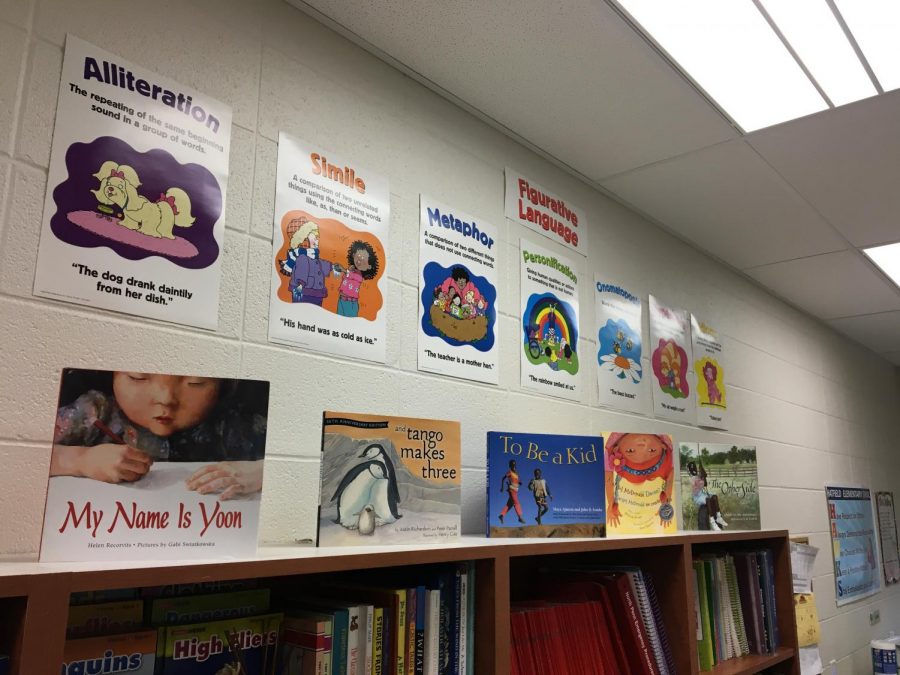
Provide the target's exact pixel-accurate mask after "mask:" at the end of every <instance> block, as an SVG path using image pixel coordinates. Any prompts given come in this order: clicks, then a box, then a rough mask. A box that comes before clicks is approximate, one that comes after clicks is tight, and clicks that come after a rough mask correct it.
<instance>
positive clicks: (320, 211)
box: [269, 132, 390, 363]
mask: <svg viewBox="0 0 900 675" xmlns="http://www.w3.org/2000/svg"><path fill="white" fill-rule="evenodd" d="M273 225H274V233H273V238H272V248H273V258H272V261H271V272H272V296H271V303H270V306H269V340H271V341H272V342H279V343H286V344H291V345H298V346H301V347H307V348H309V349H314V350H316V351H320V352H326V353H328V354H338V355H340V356H350V357H353V358H358V359H365V360H367V361H376V362H378V363H384V361H385V319H384V314H385V298H386V288H385V287H386V279H387V276H386V270H387V250H388V229H389V226H390V190H389V188H388V181H387V179H386V178H384V177H382V176H380V175H378V174H375V173H372V172H371V171H368V170H367V169H365V168H363V167H361V166H359V165H358V164H356V163H355V162H354V161H353V159H352V158H350V157H340V156H338V155H336V154H334V153H332V152H329V151H328V150H326V149H324V148H321V147H319V146H316V145H313V144H310V143H307V142H305V141H301V140H299V139H296V138H293V137H291V136H289V135H288V134H285V133H283V132H282V133H281V134H279V136H278V174H277V177H276V184H275V219H274V223H273Z"/></svg>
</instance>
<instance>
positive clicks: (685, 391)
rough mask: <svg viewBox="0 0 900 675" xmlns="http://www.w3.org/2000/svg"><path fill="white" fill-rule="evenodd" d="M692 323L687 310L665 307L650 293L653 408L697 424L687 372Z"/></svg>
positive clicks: (683, 420) (678, 420)
mask: <svg viewBox="0 0 900 675" xmlns="http://www.w3.org/2000/svg"><path fill="white" fill-rule="evenodd" d="M690 331H691V326H690V323H689V321H688V315H687V312H685V311H684V310H682V309H673V308H671V307H666V306H665V305H663V304H662V303H660V302H659V300H657V299H656V298H655V297H654V296H652V295H651V296H650V349H651V350H652V351H651V355H650V365H651V368H652V369H653V411H654V412H655V413H656V414H657V415H658V416H659V417H663V418H665V419H670V420H673V421H675V422H685V423H687V424H694V423H695V422H696V408H695V406H694V397H693V393H692V392H691V383H690V378H689V377H688V372H689V371H690V365H691V334H690Z"/></svg>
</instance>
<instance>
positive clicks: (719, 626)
mask: <svg viewBox="0 0 900 675" xmlns="http://www.w3.org/2000/svg"><path fill="white" fill-rule="evenodd" d="M693 569H694V574H695V576H696V584H695V586H694V588H695V591H696V596H695V598H694V600H695V612H696V615H697V649H698V652H699V656H700V669H701V670H710V669H712V668H713V667H714V666H715V665H716V664H718V663H720V662H722V661H726V660H728V659H731V658H735V657H740V656H746V655H748V654H771V653H773V652H774V651H775V650H776V649H777V648H778V647H779V645H780V635H779V631H778V613H777V609H776V601H775V585H774V584H775V581H774V576H775V567H774V558H773V555H772V551H770V550H768V549H763V550H758V551H740V552H734V553H732V554H720V555H712V554H711V555H703V556H700V557H698V558H697V559H695V560H694V561H693Z"/></svg>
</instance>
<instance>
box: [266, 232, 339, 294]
mask: <svg viewBox="0 0 900 675" xmlns="http://www.w3.org/2000/svg"><path fill="white" fill-rule="evenodd" d="M281 269H282V272H285V271H286V270H288V269H290V270H291V272H290V277H291V281H290V283H289V284H288V289H289V290H290V292H291V298H292V301H293V302H307V303H310V304H314V305H319V306H320V307H321V306H322V301H323V300H325V297H326V296H327V295H328V289H327V288H326V287H325V277H327V276H328V275H329V274H334V275H335V276H339V275H340V274H342V273H343V271H344V270H343V268H342V267H341V266H340V265H338V264H336V263H333V262H330V261H328V260H323V259H322V258H320V257H319V226H318V224H317V223H316V222H315V221H313V220H307V221H306V222H304V223H303V224H302V225H301V226H300V227H299V228H297V231H296V232H294V234H293V236H292V237H291V242H290V250H289V251H288V257H287V259H286V260H283V261H282V262H281Z"/></svg>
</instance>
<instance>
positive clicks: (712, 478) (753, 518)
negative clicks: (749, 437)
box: [678, 443, 761, 532]
mask: <svg viewBox="0 0 900 675" xmlns="http://www.w3.org/2000/svg"><path fill="white" fill-rule="evenodd" d="M678 452H679V455H680V460H681V462H680V464H681V516H682V518H681V526H682V528H683V529H685V530H710V531H716V532H717V531H719V530H758V529H760V526H761V524H760V519H759V478H758V477H757V472H756V447H755V446H747V445H730V444H727V443H679V444H678Z"/></svg>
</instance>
